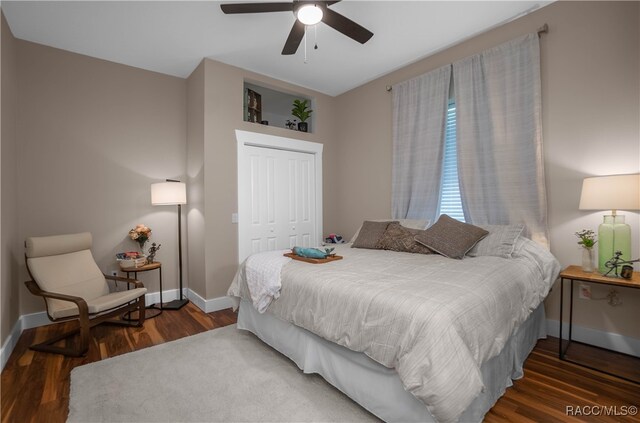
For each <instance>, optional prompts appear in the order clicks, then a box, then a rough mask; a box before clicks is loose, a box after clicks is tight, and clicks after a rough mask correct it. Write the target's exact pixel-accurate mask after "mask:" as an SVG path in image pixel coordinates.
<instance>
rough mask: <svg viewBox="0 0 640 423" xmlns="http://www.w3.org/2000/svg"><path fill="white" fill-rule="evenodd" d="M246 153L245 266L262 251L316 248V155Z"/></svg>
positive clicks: (242, 201)
mask: <svg viewBox="0 0 640 423" xmlns="http://www.w3.org/2000/svg"><path fill="white" fill-rule="evenodd" d="M244 152H245V153H244V154H245V157H244V158H243V163H245V170H243V172H246V174H245V175H244V176H245V177H244V178H241V179H240V180H239V193H238V195H239V198H238V200H239V201H238V203H239V206H240V210H239V212H240V213H239V222H238V223H239V235H240V240H239V243H240V261H242V260H244V259H245V258H246V257H248V256H249V255H250V254H253V253H257V252H261V251H270V250H281V249H286V248H291V247H294V246H303V247H309V246H315V245H317V236H316V234H315V227H316V226H315V223H316V222H315V219H316V216H315V210H316V207H315V199H316V193H315V187H316V184H315V168H314V166H315V162H314V157H313V154H308V153H299V152H293V151H287V150H277V149H271V148H263V147H253V146H247V147H246V148H245V149H244Z"/></svg>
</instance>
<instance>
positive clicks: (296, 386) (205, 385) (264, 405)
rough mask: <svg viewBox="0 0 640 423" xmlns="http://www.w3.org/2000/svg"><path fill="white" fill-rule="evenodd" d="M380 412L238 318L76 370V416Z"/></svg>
mask: <svg viewBox="0 0 640 423" xmlns="http://www.w3.org/2000/svg"><path fill="white" fill-rule="evenodd" d="M375 420H376V418H375V417H374V416H373V415H371V414H369V413H368V412H367V411H366V410H364V409H363V408H361V407H360V406H359V405H357V404H356V403H355V402H353V401H352V400H351V399H349V398H348V397H347V396H345V395H344V394H342V393H341V392H340V391H338V390H337V389H335V388H334V387H332V386H331V385H329V384H328V383H327V382H326V381H325V380H324V379H322V377H320V376H318V375H306V374H304V373H303V372H302V371H301V370H300V369H299V368H298V367H297V366H296V365H295V364H294V363H293V362H292V361H290V360H289V359H288V358H286V357H285V356H283V355H282V354H280V353H278V352H277V351H275V350H273V349H272V348H271V347H269V346H267V345H266V344H264V343H262V342H261V341H260V340H259V339H258V338H256V337H255V336H254V335H253V334H251V333H248V332H245V331H241V330H238V329H237V328H236V325H232V326H227V327H224V328H221V329H216V330H212V331H208V332H204V333H201V334H198V335H194V336H189V337H186V338H182V339H179V340H177V341H173V342H169V343H166V344H161V345H157V346H154V347H151V348H146V349H143V350H139V351H136V352H132V353H129V354H124V355H121V356H118V357H114V358H110V359H107V360H103V361H99V362H96V363H91V364H87V365H85V366H80V367H77V368H75V369H74V370H73V371H72V372H71V397H70V400H69V417H68V421H69V422H359V421H375Z"/></svg>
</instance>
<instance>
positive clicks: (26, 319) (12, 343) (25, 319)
mask: <svg viewBox="0 0 640 423" xmlns="http://www.w3.org/2000/svg"><path fill="white" fill-rule="evenodd" d="M51 323H53V322H52V321H51V320H49V318H48V317H47V313H46V312H44V311H41V312H38V313H31V314H23V315H22V316H20V317H19V318H18V320H17V321H16V323H15V324H14V325H13V328H12V329H11V333H10V334H9V336H8V337H7V339H6V340H5V341H4V344H3V345H2V350H0V370H1V369H4V365H5V364H7V361H8V360H9V357H10V356H11V353H12V352H13V349H14V348H15V347H16V345H17V344H18V340H19V339H20V335H22V331H24V330H26V329H31V328H35V327H38V326H45V325H48V324H51Z"/></svg>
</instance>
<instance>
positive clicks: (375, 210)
mask: <svg viewBox="0 0 640 423" xmlns="http://www.w3.org/2000/svg"><path fill="white" fill-rule="evenodd" d="M639 8H640V3H638V2H568V1H560V2H556V3H553V4H551V5H549V6H546V7H544V8H542V9H540V10H538V11H536V12H534V13H531V14H529V15H527V16H524V17H522V18H520V19H517V20H515V21H513V22H510V23H508V24H506V25H504V26H501V27H499V28H496V29H494V30H492V31H489V32H487V33H485V34H482V35H480V36H477V37H474V38H472V39H470V40H468V41H465V42H463V43H461V44H459V45H456V46H454V47H451V48H449V49H447V50H444V51H442V52H440V53H438V54H435V55H433V56H431V57H428V58H426V59H424V60H420V61H418V62H416V63H414V64H412V65H410V66H406V67H404V68H402V69H400V70H398V71H395V72H392V73H390V74H388V75H385V76H383V77H381V78H379V79H376V80H374V81H372V82H370V83H368V84H365V85H363V86H361V87H358V88H355V89H353V90H351V91H349V92H347V93H345V94H343V95H341V96H339V97H337V99H336V100H337V102H336V107H337V112H338V113H337V127H338V131H337V134H338V148H339V150H338V162H337V163H336V167H335V169H334V170H335V171H336V172H337V173H338V175H339V176H340V190H339V193H338V202H337V204H338V210H337V216H339V219H337V220H335V221H333V222H334V225H335V226H334V227H331V228H329V227H327V228H326V230H332V231H337V232H339V233H342V234H343V235H347V236H350V235H352V234H353V233H354V232H355V231H356V229H357V228H358V226H359V224H360V223H361V222H362V220H363V219H366V218H387V217H390V214H391V156H392V150H391V148H392V141H391V138H392V134H391V117H392V111H391V93H389V92H387V91H386V90H385V86H387V85H393V84H395V83H398V82H401V81H404V80H406V79H409V78H412V77H414V76H417V75H420V74H422V73H425V72H428V71H429V70H432V69H435V68H437V67H440V66H443V65H446V64H448V63H452V62H453V61H455V60H458V59H461V58H464V57H467V56H469V55H472V54H475V53H478V52H480V51H483V50H485V49H488V48H491V47H493V46H495V45H498V44H500V43H503V42H505V41H508V40H510V39H512V38H515V37H517V36H519V35H522V34H525V33H528V32H535V31H536V30H537V29H538V28H539V27H540V26H542V25H543V24H544V23H548V24H549V33H548V34H545V35H543V36H542V38H541V40H540V50H541V71H542V109H543V136H544V149H545V151H544V154H545V167H546V182H547V193H548V211H549V225H550V232H551V250H552V252H553V253H554V254H555V256H556V257H557V258H558V259H559V260H560V262H561V264H562V265H563V266H567V265H569V264H580V257H581V255H580V247H579V246H578V245H577V244H576V241H577V239H576V238H575V236H574V232H576V231H578V230H580V229H582V228H590V229H594V230H597V227H598V225H599V224H600V222H601V221H602V215H603V214H604V213H600V212H586V211H579V210H578V202H579V198H580V190H581V186H582V179H583V178H584V177H586V176H591V175H606V174H617V173H637V172H639V171H640V123H639V122H640V119H639V116H640V91H639V90H640V82H639V81H640V77H639V75H640V64H639V58H640V55H639V50H640V41H639V32H638V27H639V26H640V14H639V10H638V9H639ZM625 214H626V216H627V221H628V223H630V225H631V227H632V231H633V232H632V233H633V246H632V249H633V252H634V254H635V256H640V242H639V241H640V235H639V233H640V215H639V214H638V212H625ZM636 269H640V267H638V265H636ZM618 291H619V293H620V295H621V298H622V300H623V302H624V304H623V305H622V306H620V307H611V306H609V305H607V304H606V303H605V301H586V300H579V301H577V302H576V304H575V310H574V311H575V316H576V323H578V324H581V325H584V326H588V327H592V328H595V329H599V330H605V331H608V332H614V333H620V334H623V335H627V336H631V337H634V338H636V339H640V325H638V318H637V316H638V315H637V311H638V310H639V309H640V293H639V292H637V290H635V291H634V290H630V289H619V290H618ZM607 292H608V289H607V288H603V287H594V288H593V295H594V296H595V297H604V296H605V295H606V294H607ZM546 306H547V307H546V309H547V316H548V317H550V318H552V319H557V318H558V314H559V313H558V312H559V310H558V308H559V290H558V288H557V287H556V288H554V290H553V292H552V293H551V295H550V297H549V298H548V299H547V301H546Z"/></svg>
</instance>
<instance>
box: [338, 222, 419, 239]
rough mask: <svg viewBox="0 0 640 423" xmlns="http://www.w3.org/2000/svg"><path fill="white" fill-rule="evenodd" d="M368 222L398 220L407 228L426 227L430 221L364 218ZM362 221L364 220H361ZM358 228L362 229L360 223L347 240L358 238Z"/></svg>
mask: <svg viewBox="0 0 640 423" xmlns="http://www.w3.org/2000/svg"><path fill="white" fill-rule="evenodd" d="M366 220H368V221H370V222H400V225H402V226H404V227H405V228H409V229H421V230H422V229H427V227H428V226H429V223H431V221H430V220H429V219H426V220H422V219H366ZM363 223H364V222H363ZM360 229H362V225H360V227H359V228H358V230H357V231H356V233H355V234H354V235H353V236H352V237H351V241H349V242H352V243H353V242H355V240H356V238H358V234H360Z"/></svg>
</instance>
